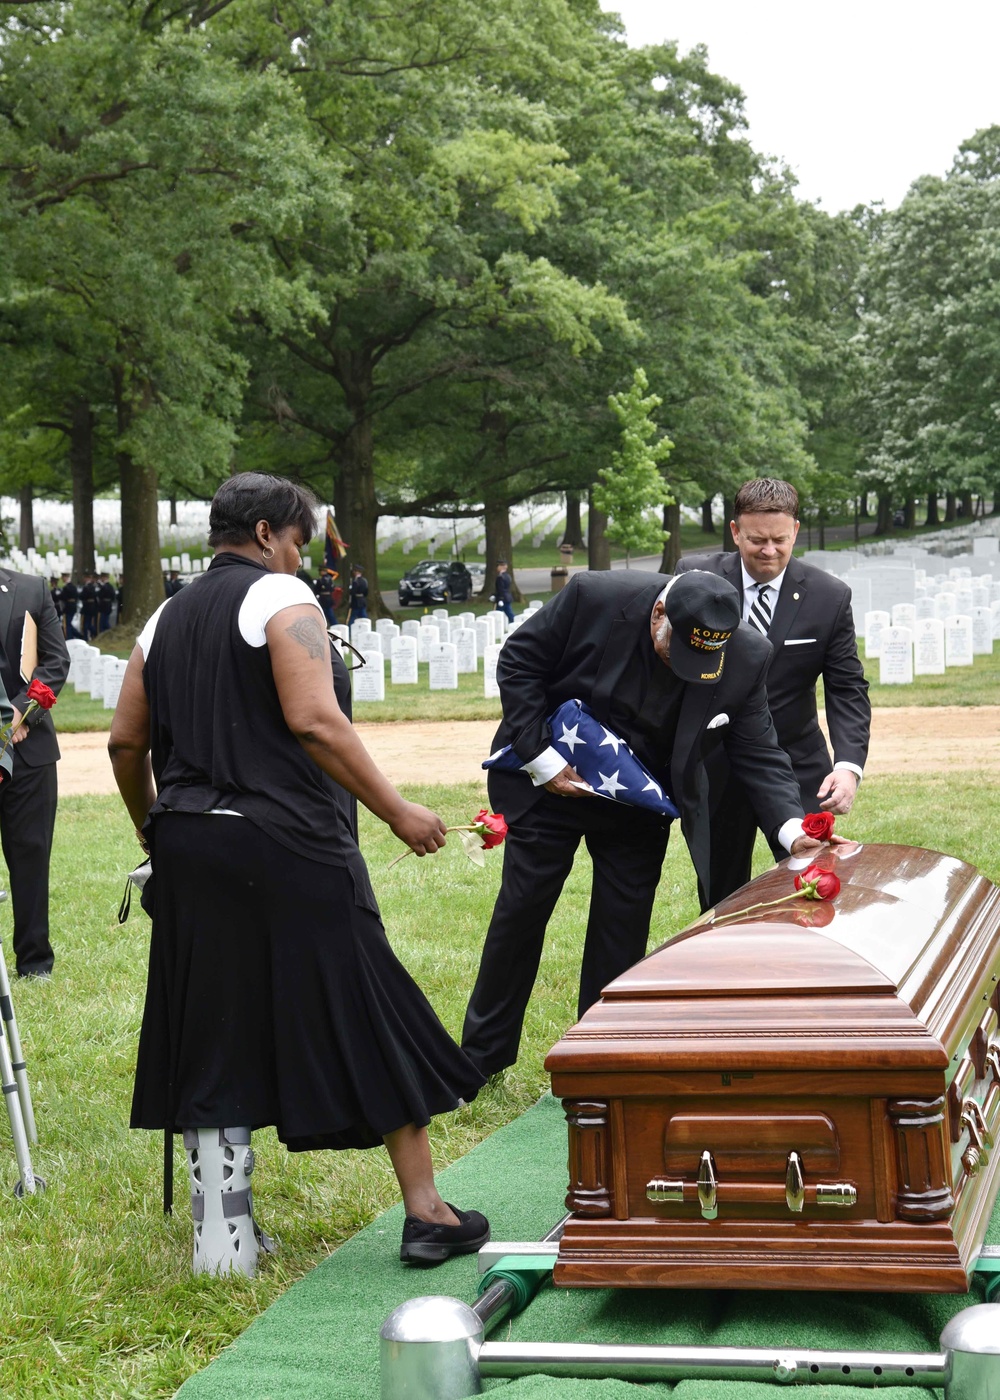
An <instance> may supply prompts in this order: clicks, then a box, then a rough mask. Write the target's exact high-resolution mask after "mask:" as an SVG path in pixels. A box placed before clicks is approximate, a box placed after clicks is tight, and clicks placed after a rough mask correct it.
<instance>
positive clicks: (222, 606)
mask: <svg viewBox="0 0 1000 1400" xmlns="http://www.w3.org/2000/svg"><path fill="white" fill-rule="evenodd" d="M266 574H267V570H266V569H265V568H264V566H263V564H258V563H255V562H254V561H253V560H252V559H246V558H244V557H243V556H242V555H239V554H217V555H216V556H215V558H214V559H213V560H212V563H211V565H210V566H209V568H208V570H207V572H206V573H205V575H204V576H203V577H202V578H200V579H197V580H195V581H194V582H193V583H191V584H189V585H188V586H187V588H184V589H182V590H181V591H180V592H179V593H178V594H176V595H175V597H173V598H172V599H171V600H170V603H169V604H168V605H167V606H166V607H165V608H164V609H163V611H162V612H161V613H160V616H159V618H158V620H157V623H156V630H155V632H154V633H153V640H152V642H151V644H150V647H149V655H148V656H147V657H146V664H145V667H144V669H143V683H144V685H145V688H146V695H147V698H148V700H149V708H150V744H151V757H152V763H153V775H154V777H155V778H156V786H157V797H156V801H155V802H154V804H153V806H152V808H151V809H150V816H155V815H156V813H157V812H164V811H171V812H208V811H210V810H211V809H212V808H222V809H225V810H230V811H233V812H239V813H240V814H241V815H242V816H244V817H246V818H248V819H249V820H250V821H252V822H253V823H254V825H255V826H259V827H260V828H261V829H262V830H264V831H266V832H267V833H268V835H270V836H272V837H273V838H274V840H275V841H278V842H279V843H280V844H281V845H283V846H287V847H288V848H289V849H290V850H293V851H297V852H298V853H299V854H300V855H304V856H306V857H308V858H309V859H310V860H316V861H321V862H322V863H323V864H324V865H341V866H351V867H352V868H353V867H355V866H356V864H360V867H361V870H363V868H364V865H363V862H362V861H361V857H360V853H359V852H358V848H357V841H356V831H357V828H356V823H355V820H354V813H355V812H356V808H355V806H354V800H353V798H351V796H350V794H348V793H346V792H345V791H344V789H343V788H341V787H339V786H338V785H337V784H336V783H335V782H334V781H333V779H332V778H330V777H328V776H327V775H326V774H325V773H324V772H322V771H321V769H319V768H318V767H317V766H316V764H315V763H313V761H312V759H311V758H309V756H308V754H307V753H306V751H305V749H303V747H302V745H301V744H300V743H299V741H298V740H297V739H296V738H295V735H294V734H293V733H292V732H291V730H290V729H289V728H288V725H287V724H286V723H285V720H284V716H283V715H282V713H281V705H280V703H279V701H278V691H277V687H276V686H275V683H274V677H273V675H272V673H271V656H270V652H269V651H268V648H267V647H266V646H261V647H252V646H250V645H249V643H248V642H246V641H245V640H244V638H243V636H242V635H241V633H240V629H239V611H240V606H241V604H242V603H243V599H244V598H245V597H246V595H247V593H248V592H249V590H250V588H251V586H252V585H253V584H255V583H256V582H257V581H258V580H259V579H260V578H262V577H264V576H265V575H266ZM330 651H331V657H332V664H333V672H334V686H335V690H336V695H337V701H338V703H339V705H340V707H341V709H342V710H344V711H345V713H346V714H347V716H348V718H350V696H351V683H350V678H349V675H348V672H347V668H346V666H345V665H344V663H343V661H342V660H341V659H340V657H339V655H338V654H337V653H336V651H335V650H334V648H333V647H332V646H331V648H330ZM219 820H221V818H219ZM358 873H360V871H359V872H358ZM367 883H368V881H367V874H365V875H364V884H365V885H367ZM364 902H366V903H367V901H364Z"/></svg>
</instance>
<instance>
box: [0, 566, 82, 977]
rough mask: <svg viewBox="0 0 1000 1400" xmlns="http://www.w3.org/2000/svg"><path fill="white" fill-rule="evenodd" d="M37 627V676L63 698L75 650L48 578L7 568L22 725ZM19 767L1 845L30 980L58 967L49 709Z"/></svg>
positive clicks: (0, 621)
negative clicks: (27, 625)
mask: <svg viewBox="0 0 1000 1400" xmlns="http://www.w3.org/2000/svg"><path fill="white" fill-rule="evenodd" d="M26 614H29V615H30V616H31V617H32V618H33V619H34V622H35V627H36V629H37V645H38V662H37V665H36V666H35V668H34V670H33V671H32V674H31V676H29V678H28V680H33V679H35V678H36V677H37V679H38V680H40V681H43V682H44V683H45V684H46V685H47V686H49V687H50V688H51V689H52V690H54V691H55V693H56V694H57V695H58V693H59V691H60V690H61V689H62V687H63V683H64V681H65V680H66V676H67V675H68V674H69V652H68V651H67V649H66V643H65V641H64V639H63V634H62V628H61V627H60V625H59V618H58V616H57V615H56V610H55V606H54V605H53V602H52V597H51V594H50V592H49V589H48V585H47V584H46V582H45V580H44V579H42V578H33V577H32V576H31V575H29V574H13V573H10V572H9V571H8V570H6V569H0V643H2V645H3V656H2V657H0V679H2V681H3V685H4V689H5V690H6V692H7V694H8V695H9V696H10V701H11V704H12V705H13V707H14V721H15V723H16V722H17V720H18V719H19V718H20V716H21V715H22V714H23V713H24V710H25V708H26V707H27V704H28V694H27V691H28V682H27V681H25V680H24V678H23V677H22V676H21V673H20V664H21V647H22V641H23V638H24V619H25V615H26ZM10 751H11V754H12V756H13V772H12V775H11V778H10V781H9V782H5V783H2V784H0V842H2V844H3V853H4V859H5V860H6V862H7V869H8V871H9V872H10V897H11V903H12V905H13V908H14V956H15V959H16V961H17V971H18V973H19V974H20V976H22V977H30V976H39V975H43V974H45V973H49V972H51V971H52V964H53V961H54V955H53V952H52V944H51V943H50V942H49V857H50V855H51V853H52V832H53V829H54V827H55V821H56V799H57V786H56V762H57V761H58V758H59V745H58V743H57V741H56V731H55V726H54V724H53V723H52V716H51V715H50V714H49V712H48V710H42V709H38V710H35V711H34V712H33V713H32V714H31V715H30V716H29V717H28V719H27V720H25V722H24V724H23V725H22V726H21V728H20V729H19V731H18V732H17V734H15V736H14V742H13V744H12V745H11V750H10Z"/></svg>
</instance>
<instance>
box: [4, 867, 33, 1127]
mask: <svg viewBox="0 0 1000 1400" xmlns="http://www.w3.org/2000/svg"><path fill="white" fill-rule="evenodd" d="M6 898H7V894H6V892H5V891H4V890H0V903H2V902H3V900H5V899H6ZM0 1016H2V1017H3V1024H4V1030H5V1032H6V1034H7V1043H8V1046H9V1049H10V1060H11V1069H12V1071H13V1074H14V1081H15V1083H16V1085H17V1097H18V1099H19V1101H20V1104H21V1117H22V1118H23V1119H24V1128H25V1132H26V1133H27V1134H28V1138H29V1140H30V1141H31V1142H37V1141H38V1132H37V1130H36V1128H35V1110H34V1108H33V1107H32V1103H31V1090H30V1089H29V1087H28V1067H27V1065H26V1064H25V1062H24V1051H23V1050H22V1049H21V1037H20V1035H18V1031H17V1020H16V1019H15V1016H14V1006H13V1003H12V1001H11V999H10V978H9V977H8V976H7V963H6V961H5V959H4V955H3V948H2V946H0ZM6 1082H7V1081H6V1080H4V1084H6Z"/></svg>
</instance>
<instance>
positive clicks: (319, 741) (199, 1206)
mask: <svg viewBox="0 0 1000 1400" xmlns="http://www.w3.org/2000/svg"><path fill="white" fill-rule="evenodd" d="M315 509H316V502H315V500H314V499H313V498H312V497H311V496H310V495H309V493H308V492H306V491H304V490H302V488H300V487H298V486H295V485H294V484H293V483H291V482H288V481H285V480H283V479H282V478H280V477H271V476H264V475H262V474H260V473H256V472H253V473H250V472H248V473H244V474H241V475H239V476H235V477H231V478H230V479H229V480H228V481H227V482H226V483H225V484H224V485H223V486H222V487H220V489H219V491H218V492H217V494H216V496H215V499H214V501H213V502H212V509H211V515H210V518H209V529H210V533H209V543H210V544H211V545H212V546H213V547H214V548H215V551H216V552H215V557H214V559H213V560H212V564H211V566H210V567H209V569H208V570H207V571H206V573H205V574H204V575H203V576H202V577H201V578H199V579H196V580H195V581H194V582H192V583H191V584H190V585H189V586H188V587H187V588H185V589H182V590H181V591H180V592H179V593H178V594H177V595H176V596H175V597H173V598H171V599H168V600H167V602H166V603H164V604H163V605H162V606H161V607H160V608H159V609H158V611H157V612H156V613H154V615H153V617H152V618H150V620H149V622H148V623H147V624H146V628H145V629H144V631H143V633H142V634H141V635H140V637H139V640H138V643H137V645H136V648H135V650H134V651H133V653H132V657H131V659H130V661H129V665H128V670H127V672H126V675H125V680H124V683H123V685H122V691H121V697H120V699H119V702H118V707H117V709H116V711H115V716H114V722H113V725H112V730H111V740H110V744H109V750H110V753H111V758H112V763H113V766H114V772H115V778H116V781H117V783H118V787H119V790H120V791H121V794H122V797H123V799H124V802H125V805H126V807H127V808H128V811H129V814H130V816H131V818H132V821H133V822H134V824H135V827H136V831H137V834H138V835H139V839H140V842H141V844H142V845H143V848H144V849H148V850H149V852H150V855H151V858H152V863H153V871H154V875H153V879H152V881H151V884H152V894H151V897H150V898H148V899H146V898H144V904H145V905H146V906H147V907H149V908H150V909H151V913H152V919H153V930H152V939H151V945H150V960H149V978H148V984H147V991H146V1005H145V1010H144V1014H143V1022H142V1031H141V1034H140V1039H139V1054H138V1064H137V1068H136V1084H135V1095H134V1099H133V1105H132V1120H131V1122H132V1126H133V1127H136V1128H159V1129H163V1128H169V1129H171V1130H172V1131H177V1132H182V1133H183V1135H184V1144H185V1148H186V1149H187V1152H188V1161H189V1171H190V1176H191V1186H192V1211H193V1215H194V1221H195V1252H194V1265H195V1271H196V1272H222V1271H226V1270H228V1269H238V1270H240V1271H241V1272H244V1273H247V1274H248V1275H251V1276H252V1275H253V1273H254V1271H255V1268H256V1260H257V1251H258V1247H259V1241H260V1232H259V1231H258V1230H257V1229H256V1227H255V1224H254V1221H253V1215H252V1210H251V1201H250V1190H249V1182H248V1177H249V1174H250V1171H251V1170H252V1167H253V1155H252V1152H251V1151H250V1132H251V1130H252V1129H253V1128H257V1127H263V1126H265V1125H270V1124H273V1125H274V1126H275V1127H276V1128H277V1131H278V1135H279V1137H280V1138H281V1140H282V1141H283V1142H284V1143H285V1144H286V1145H287V1146H288V1148H289V1149H290V1150H291V1151H304V1150H307V1149H312V1148H320V1147H329V1148H342V1147H371V1146H375V1145H376V1144H378V1143H380V1142H384V1143H385V1145H386V1147H387V1148H388V1151H389V1156H390V1158H391V1160H392V1164H393V1167H394V1169H395V1172H396V1176H397V1179H398V1181H399V1184H400V1188H401V1190H402V1195H403V1201H404V1204H405V1206H406V1212H407V1217H406V1223H405V1226H404V1230H403V1243H402V1246H401V1251H400V1256H401V1258H403V1259H409V1260H412V1261H415V1262H422V1263H435V1262H438V1261H439V1260H441V1259H444V1258H447V1257H448V1256H449V1255H450V1254H454V1253H467V1252H472V1251H473V1250H475V1249H478V1248H479V1247H480V1245H482V1244H484V1243H485V1242H486V1241H487V1240H488V1239H489V1225H488V1223H487V1221H486V1220H485V1218H484V1217H483V1216H482V1215H480V1214H479V1212H477V1211H469V1212H465V1211H460V1210H457V1209H455V1208H454V1207H452V1206H449V1205H447V1204H446V1203H445V1202H444V1201H442V1199H441V1197H440V1196H439V1194H438V1192H437V1188H436V1187H435V1185H434V1177H433V1170H432V1167H431V1158H430V1149H429V1146H428V1141H427V1123H428V1122H429V1120H430V1118H431V1117H432V1116H433V1115H434V1114H436V1113H442V1112H446V1111H448V1110H451V1109H454V1108H456V1107H458V1106H459V1105H460V1104H461V1103H462V1102H463V1101H466V1100H468V1099H471V1098H473V1097H475V1094H476V1093H477V1091H478V1089H479V1088H480V1087H481V1085H482V1082H483V1081H482V1076H481V1075H480V1074H479V1073H478V1071H477V1070H476V1069H475V1068H474V1067H473V1065H472V1064H471V1062H470V1061H469V1060H468V1059H466V1057H465V1055H464V1054H463V1053H462V1052H461V1050H460V1049H459V1048H458V1047H457V1046H456V1045H455V1044H454V1042H453V1041H452V1040H451V1038H450V1037H449V1036H448V1035H447V1033H446V1032H445V1030H444V1028H443V1027H442V1025H441V1024H440V1022H439V1021H438V1019H437V1017H436V1016H435V1014H434V1012H433V1010H432V1008H431V1007H430V1005H429V1004H428V1002H427V1001H426V999H425V998H424V996H423V994H422V993H421V991H420V989H419V988H418V987H417V986H416V984H415V983H414V982H413V980H412V979H411V978H410V977H409V975H408V974H407V972H406V971H405V969H404V968H403V967H402V966H401V964H400V963H399V962H398V961H397V959H396V957H395V955H394V954H393V952H392V950H391V948H390V947H389V944H388V942H387V940H386V937H385V932H384V930H383V928H382V924H381V920H380V918H379V914H378V906H377V904H376V902H375V897H374V895H373V893H372V888H371V884H370V882H369V879H368V872H367V869H366V867H365V863H364V861H363V859H362V857H361V853H360V851H359V850H358V847H357V841H356V830H355V824H354V797H356V798H358V799H359V800H360V801H362V802H363V803H364V804H365V806H366V807H368V808H369V810H370V811H372V812H373V813H374V814H375V815H376V816H377V817H379V818H381V819H382V820H383V821H385V822H386V823H387V824H388V825H389V827H390V828H391V829H392V831H393V832H394V833H395V834H396V835H397V836H398V837H399V838H400V840H401V841H403V842H405V843H406V845H408V846H409V847H410V849H411V850H412V851H414V852H415V853H416V854H417V855H425V854H428V853H430V852H432V851H436V850H439V849H440V848H441V847H442V846H443V845H444V842H445V829H444V824H443V823H442V821H441V819H440V818H439V817H438V816H437V815H436V814H435V813H434V812H431V811H429V810H428V809H427V808H425V807H420V806H418V805H417V804H415V803H412V802H407V801H405V800H404V799H403V798H402V797H401V796H400V795H399V793H398V792H397V791H396V790H395V788H394V787H393V786H392V784H391V783H389V782H388V780H387V779H386V778H385V777H384V776H383V775H382V774H381V773H380V772H379V770H378V769H377V768H376V767H375V764H374V763H373V762H372V760H371V758H370V756H369V755H368V753H367V751H366V750H365V748H364V746H363V745H362V743H361V741H360V739H359V738H358V736H357V735H356V734H355V732H354V730H353V729H352V727H351V724H350V719H349V704H350V681H349V678H348V675H347V671H346V668H345V667H344V665H343V663H342V662H341V661H340V658H339V656H337V655H336V653H334V652H333V649H332V647H331V645H330V641H329V638H328V636H327V632H326V625H325V621H324V618H323V614H322V612H321V611H320V608H319V605H318V603H317V602H316V599H315V596H313V595H312V593H311V590H310V589H309V588H308V587H307V586H306V585H305V584H304V583H302V581H301V580H300V579H297V578H296V577H295V573H296V570H297V569H298V568H299V566H300V562H301V561H300V555H299V551H300V549H301V548H302V546H303V545H304V544H306V543H307V542H308V540H309V539H310V537H311V535H312V531H313V520H314V511H315ZM154 780H155V786H154ZM350 794H353V797H352V796H350Z"/></svg>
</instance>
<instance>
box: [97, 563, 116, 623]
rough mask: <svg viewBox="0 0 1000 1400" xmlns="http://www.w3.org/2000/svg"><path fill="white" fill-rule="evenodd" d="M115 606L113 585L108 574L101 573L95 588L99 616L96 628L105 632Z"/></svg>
mask: <svg viewBox="0 0 1000 1400" xmlns="http://www.w3.org/2000/svg"><path fill="white" fill-rule="evenodd" d="M114 606H115V586H114V584H113V583H112V582H111V576H110V574H101V581H100V584H99V585H98V589H97V611H98V616H99V618H100V622H99V626H98V630H99V631H101V632H106V631H107V630H108V628H109V627H110V626H111V613H112V611H113V609H114Z"/></svg>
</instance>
